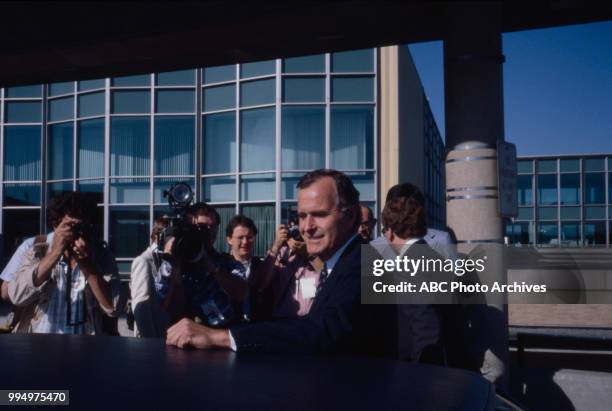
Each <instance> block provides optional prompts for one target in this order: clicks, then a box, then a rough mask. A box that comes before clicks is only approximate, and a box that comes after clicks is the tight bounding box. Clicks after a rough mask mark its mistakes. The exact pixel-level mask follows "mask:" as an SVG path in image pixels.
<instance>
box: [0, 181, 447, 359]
mask: <svg viewBox="0 0 612 411" xmlns="http://www.w3.org/2000/svg"><path fill="white" fill-rule="evenodd" d="M297 187H298V189H299V192H298V202H297V221H295V220H292V221H289V222H288V223H287V224H282V225H280V226H279V227H278V228H277V230H276V237H275V239H274V242H273V243H272V244H270V247H269V250H268V252H267V254H266V255H265V256H263V257H261V258H259V257H256V256H254V255H253V253H254V244H255V241H256V238H257V227H256V225H255V223H254V222H253V221H252V220H251V219H250V218H248V217H246V216H243V215H236V216H234V217H233V218H232V219H231V220H230V221H229V223H228V224H227V227H224V228H225V241H226V242H227V247H228V248H227V249H228V250H229V251H228V252H221V251H219V250H216V249H215V247H214V244H215V240H216V238H217V235H218V231H219V228H220V227H219V225H220V217H219V214H218V213H217V212H216V211H215V209H214V208H213V207H211V206H210V205H208V204H206V203H196V204H194V205H192V206H191V207H190V208H189V210H188V212H187V213H186V214H185V216H184V219H185V221H184V222H183V223H184V224H190V225H192V227H193V232H195V233H198V236H196V238H199V239H201V240H200V241H201V242H202V244H200V246H201V248H202V252H201V253H198V255H197V258H192V259H190V260H188V259H187V258H186V257H185V256H184V254H182V253H181V252H180V250H179V249H178V248H179V247H185V245H184V244H183V245H182V246H179V243H180V242H181V241H182V240H184V239H183V238H181V235H182V234H181V233H183V232H184V231H185V229H182V231H181V230H177V229H175V228H174V227H173V224H172V221H170V220H169V219H168V218H164V217H160V218H157V219H156V220H155V221H154V224H153V230H152V232H151V236H150V239H151V244H150V246H149V247H147V248H146V249H145V250H144V251H143V252H142V254H140V255H139V256H138V257H136V258H135V259H134V261H133V263H132V267H131V277H130V287H129V289H130V294H131V295H130V296H129V297H130V301H131V311H132V312H133V318H134V323H135V324H134V335H135V336H136V337H140V338H164V339H165V341H166V343H167V344H168V345H171V346H176V347H180V348H186V347H191V348H196V349H208V348H225V349H229V350H235V351H273V352H280V351H283V352H300V353H337V352H350V353H360V354H369V355H382V356H387V357H392V358H398V359H403V360H407V361H423V362H432V363H437V364H445V363H447V354H448V351H447V350H446V346H447V345H448V338H449V333H448V332H447V328H446V326H445V324H447V323H449V319H448V318H447V317H446V314H445V310H443V309H440V308H439V307H436V306H433V305H423V304H421V305H416V304H414V305H405V306H402V305H397V306H393V305H387V306H374V305H363V304H361V284H360V281H361V245H362V244H366V243H370V242H372V244H388V245H390V246H392V247H394V248H393V249H394V250H396V252H397V253H398V254H401V253H406V252H407V250H408V249H409V247H410V246H411V245H412V244H421V245H427V246H429V247H431V253H433V254H443V255H444V257H445V258H446V257H449V258H457V256H456V255H454V254H453V252H452V251H450V252H449V250H452V248H451V247H448V246H449V244H451V239H450V237H449V235H448V233H446V232H444V231H439V230H433V229H430V228H428V227H427V222H426V212H425V204H424V203H425V201H424V197H423V195H422V193H421V192H420V191H419V189H418V188H417V187H416V186H414V185H412V184H409V183H404V184H399V185H396V186H394V187H392V188H391V189H390V190H389V192H388V194H387V197H386V203H385V206H384V209H383V210H382V213H381V225H382V232H383V234H382V235H381V236H379V237H378V238H375V239H374V238H373V235H374V232H375V227H376V224H377V219H376V218H375V216H374V213H373V212H372V210H371V209H370V208H368V207H367V206H364V205H362V204H360V202H359V192H358V191H357V189H356V188H355V187H354V185H353V183H352V182H351V180H350V178H349V177H348V176H347V175H345V174H344V173H342V172H339V171H336V170H330V169H320V170H314V171H311V172H309V173H307V174H305V175H304V176H303V177H302V178H301V179H300V181H299V183H298V185H297ZM48 210H49V211H48V217H49V223H50V225H51V226H52V228H53V231H52V232H51V233H50V234H49V235H39V236H36V237H34V238H31V239H28V240H26V241H24V242H23V243H22V244H21V246H20V247H19V248H18V249H17V251H16V252H15V254H14V255H13V257H12V258H11V260H10V261H9V263H8V264H7V266H6V267H5V269H4V271H3V272H2V275H1V278H2V280H3V282H2V298H3V299H5V300H7V301H10V302H11V303H12V304H13V305H14V307H15V308H14V317H13V319H12V324H11V327H12V331H13V332H20V333H69V334H96V335H101V334H107V335H118V333H117V322H116V318H117V316H118V315H119V314H120V313H121V312H122V310H123V309H124V307H125V306H126V305H127V304H126V301H127V299H128V296H127V295H125V293H122V291H121V290H122V288H121V287H120V284H119V276H118V272H117V265H116V263H115V261H114V259H113V257H112V255H111V253H110V251H109V248H108V246H107V245H106V244H105V243H104V242H103V241H101V240H98V237H99V236H98V235H97V234H96V227H94V225H93V221H94V217H95V215H96V212H95V210H96V205H95V203H94V202H92V201H91V200H90V198H89V197H88V196H87V195H86V194H84V193H80V192H69V193H62V194H60V195H59V196H57V197H55V198H54V199H52V200H51V202H50V204H49V209H48ZM183 242H184V241H183ZM449 254H450V255H449ZM451 337H452V336H451Z"/></svg>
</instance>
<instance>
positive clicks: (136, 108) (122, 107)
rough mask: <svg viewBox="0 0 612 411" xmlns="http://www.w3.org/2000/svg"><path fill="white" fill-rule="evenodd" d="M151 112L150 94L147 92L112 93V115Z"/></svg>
mask: <svg viewBox="0 0 612 411" xmlns="http://www.w3.org/2000/svg"><path fill="white" fill-rule="evenodd" d="M149 112H151V93H149V92H148V91H113V113H125V114H130V113H149Z"/></svg>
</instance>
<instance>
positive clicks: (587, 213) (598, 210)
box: [584, 207, 606, 220]
mask: <svg viewBox="0 0 612 411" xmlns="http://www.w3.org/2000/svg"><path fill="white" fill-rule="evenodd" d="M584 218H585V219H586V220H605V218H606V208H605V207H584Z"/></svg>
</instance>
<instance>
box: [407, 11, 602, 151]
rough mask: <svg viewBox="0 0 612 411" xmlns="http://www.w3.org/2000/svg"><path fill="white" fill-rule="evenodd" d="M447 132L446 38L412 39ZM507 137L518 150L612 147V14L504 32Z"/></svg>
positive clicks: (425, 82) (435, 109)
mask: <svg viewBox="0 0 612 411" xmlns="http://www.w3.org/2000/svg"><path fill="white" fill-rule="evenodd" d="M409 48H410V51H411V53H412V56H413V58H414V61H415V64H416V66H417V69H418V71H419V75H420V77H421V81H422V83H423V87H424V88H425V93H426V94H427V96H428V98H429V103H430V105H431V107H432V111H433V112H434V116H435V118H436V122H437V123H438V127H439V128H440V132H441V133H442V134H443V135H444V71H443V55H442V42H440V41H437V42H430V43H419V44H411V45H410V46H409ZM503 49H504V55H505V56H506V63H505V64H504V115H505V129H506V140H507V141H510V142H513V143H515V144H516V146H517V151H518V154H519V155H539V154H580V153H582V154H586V153H612V21H608V22H603V23H593V24H581V25H574V26H564V27H559V28H553V29H542V30H529V31H521V32H516V33H507V34H504V36H503Z"/></svg>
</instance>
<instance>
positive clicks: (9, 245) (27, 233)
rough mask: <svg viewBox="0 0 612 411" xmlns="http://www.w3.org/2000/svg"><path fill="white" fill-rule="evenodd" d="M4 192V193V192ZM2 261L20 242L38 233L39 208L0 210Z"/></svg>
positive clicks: (6, 259)
mask: <svg viewBox="0 0 612 411" xmlns="http://www.w3.org/2000/svg"><path fill="white" fill-rule="evenodd" d="M5 194H6V193H5ZM2 214H4V218H3V219H2V225H3V227H2V234H3V237H4V238H3V240H4V241H2V242H3V243H4V248H3V251H4V258H5V259H4V261H3V262H4V263H6V262H7V261H8V258H9V257H10V256H12V255H13V253H14V252H15V250H16V249H17V247H18V245H19V244H21V242H22V241H23V240H24V239H26V238H28V237H32V236H34V235H37V234H40V210H10V209H9V210H2Z"/></svg>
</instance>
